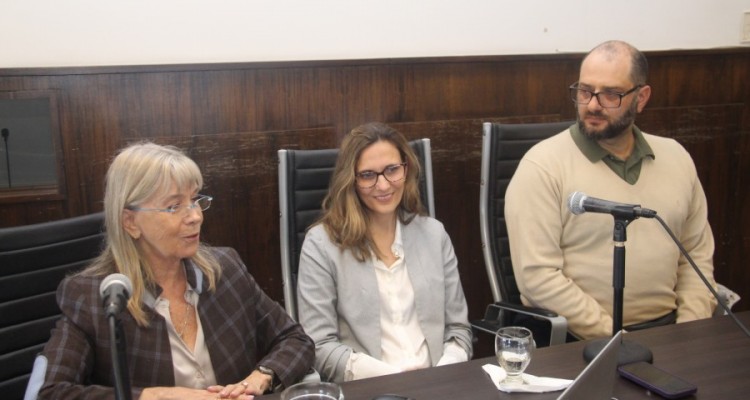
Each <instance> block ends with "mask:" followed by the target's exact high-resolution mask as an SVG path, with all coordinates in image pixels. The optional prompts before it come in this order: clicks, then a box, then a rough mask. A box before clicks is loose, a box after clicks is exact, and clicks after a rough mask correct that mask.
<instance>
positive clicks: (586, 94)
mask: <svg viewBox="0 0 750 400" xmlns="http://www.w3.org/2000/svg"><path fill="white" fill-rule="evenodd" d="M642 86H643V85H635V87H634V88H632V89H630V90H628V91H627V92H624V93H620V92H615V91H611V90H604V91H601V92H592V91H591V90H588V89H582V88H579V87H578V82H576V83H574V84H572V85H570V87H569V89H570V98H571V99H572V100H573V102H574V103H576V104H589V103H590V102H591V99H593V98H594V97H596V101H598V102H599V105H600V106H602V107H603V108H618V107H620V105H621V104H622V98H623V97H625V96H627V95H629V94H630V93H633V92H635V91H636V90H638V89H640V88H641V87H642Z"/></svg>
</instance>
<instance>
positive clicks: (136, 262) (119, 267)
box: [81, 142, 221, 326]
mask: <svg viewBox="0 0 750 400" xmlns="http://www.w3.org/2000/svg"><path fill="white" fill-rule="evenodd" d="M173 183H174V184H175V185H176V186H177V187H178V188H180V189H181V190H182V189H185V188H190V189H193V188H196V189H198V190H200V189H201V188H202V187H203V177H202V176H201V173H200V169H199V168H198V165H196V164H195V162H194V161H193V160H191V159H190V158H189V157H188V156H187V155H185V154H184V153H183V152H182V151H180V150H179V149H177V148H176V147H173V146H161V145H157V144H154V143H150V142H140V143H136V144H133V145H130V146H128V147H126V148H124V149H122V150H121V151H120V152H119V154H118V155H117V156H116V157H115V158H114V160H113V161H112V164H111V165H110V166H109V170H108V171H107V177H106V189H105V192H104V219H105V226H106V228H107V230H106V247H105V249H104V251H103V252H102V254H101V255H100V256H99V257H98V258H97V259H96V260H94V262H93V263H92V264H91V265H90V266H89V267H87V268H86V269H85V270H83V271H82V272H81V274H82V275H88V276H103V275H107V274H111V273H115V272H119V273H121V274H123V275H125V276H127V277H128V278H130V281H131V282H132V283H133V293H131V296H130V300H129V301H128V310H129V311H130V313H131V314H132V315H133V318H135V320H136V322H137V323H138V324H139V325H140V326H148V319H147V318H146V313H145V310H144V308H143V295H144V293H145V291H146V290H147V289H149V288H155V287H156V282H155V280H154V275H153V271H152V270H151V268H150V266H149V265H148V263H147V262H146V260H145V258H143V257H142V255H141V254H140V253H139V251H138V247H137V246H136V244H135V240H134V239H133V238H132V237H131V236H130V235H129V234H128V233H127V232H126V231H125V229H124V227H123V223H122V216H123V211H124V210H125V208H126V207H128V206H137V205H138V204H140V203H142V202H144V201H146V200H148V199H149V198H151V197H152V196H153V195H155V194H157V193H159V192H160V191H164V190H167V189H168V188H169V187H170V186H171V185H172V184H173ZM191 260H192V261H193V263H195V265H196V266H197V267H198V268H199V269H200V270H201V271H202V272H203V274H204V275H205V276H206V277H207V281H208V283H209V290H211V291H213V290H215V288H216V280H218V279H219V276H220V274H221V269H220V266H219V263H218V261H217V260H216V258H215V257H214V256H213V255H212V253H211V252H210V251H209V248H208V246H207V245H205V244H203V243H201V244H200V245H199V247H198V251H197V253H196V254H195V256H193V257H192V259H191Z"/></svg>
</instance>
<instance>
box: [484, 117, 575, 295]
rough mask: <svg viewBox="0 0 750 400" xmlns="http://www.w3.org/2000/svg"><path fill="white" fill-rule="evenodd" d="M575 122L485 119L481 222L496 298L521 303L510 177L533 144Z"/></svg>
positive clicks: (486, 264) (486, 259)
mask: <svg viewBox="0 0 750 400" xmlns="http://www.w3.org/2000/svg"><path fill="white" fill-rule="evenodd" d="M572 124H573V121H565V122H552V123H536V124H498V123H490V122H485V123H484V124H483V126H482V166H481V174H482V175H481V181H480V187H479V218H480V220H479V226H480V234H481V240H482V252H483V253H484V264H485V267H486V268H487V275H488V278H489V281H490V288H491V289H492V297H493V298H494V301H501V300H502V301H506V302H510V303H513V304H521V294H520V292H519V291H518V286H517V285H516V279H515V277H514V275H513V265H512V263H511V259H510V246H509V244H508V231H507V229H506V227H505V191H506V189H508V184H509V183H510V179H511V178H512V177H513V174H514V173H515V171H516V168H517V167H518V164H519V162H520V161H521V158H523V155H524V154H526V152H527V151H528V150H529V149H530V148H531V147H532V146H534V145H535V144H536V143H538V142H540V141H542V140H543V139H546V138H548V137H550V136H552V135H555V134H557V133H560V132H562V131H563V130H565V129H567V128H568V127H569V126H570V125H572Z"/></svg>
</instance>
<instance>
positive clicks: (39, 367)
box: [23, 354, 47, 400]
mask: <svg viewBox="0 0 750 400" xmlns="http://www.w3.org/2000/svg"><path fill="white" fill-rule="evenodd" d="M46 373H47V357H45V356H44V355H42V354H38V355H37V356H36V358H35V359H34V367H33V369H32V371H31V375H30V376H29V383H28V384H27V386H26V393H24V396H23V399H24V400H36V398H37V395H38V394H39V389H41V388H42V384H44V376H45V375H46Z"/></svg>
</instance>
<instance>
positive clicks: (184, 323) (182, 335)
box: [174, 301, 193, 340]
mask: <svg viewBox="0 0 750 400" xmlns="http://www.w3.org/2000/svg"><path fill="white" fill-rule="evenodd" d="M192 309H193V306H192V305H190V302H188V301H186V302H185V317H184V318H183V320H182V324H181V326H180V329H177V326H175V329H174V330H175V331H176V332H177V335H178V336H180V339H182V340H185V332H186V331H187V327H188V323H189V322H190V320H191V318H190V311H191V310H192Z"/></svg>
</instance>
